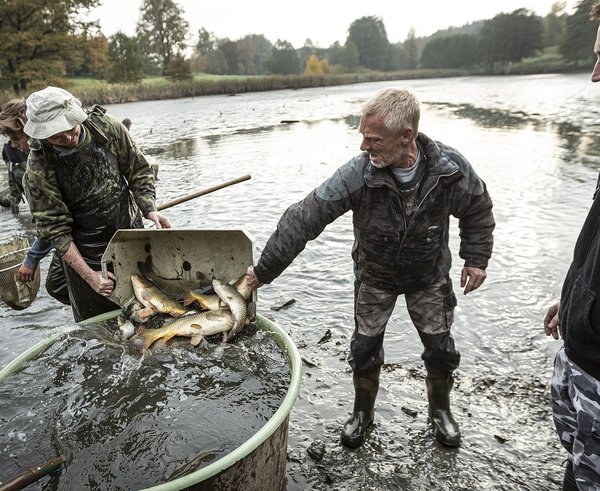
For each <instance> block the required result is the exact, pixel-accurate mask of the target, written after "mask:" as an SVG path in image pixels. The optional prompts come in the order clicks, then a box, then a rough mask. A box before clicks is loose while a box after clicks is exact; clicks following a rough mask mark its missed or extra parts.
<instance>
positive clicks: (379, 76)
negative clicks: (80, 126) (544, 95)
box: [0, 63, 579, 107]
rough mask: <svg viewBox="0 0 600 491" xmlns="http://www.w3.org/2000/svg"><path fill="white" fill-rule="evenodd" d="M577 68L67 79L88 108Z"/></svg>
mask: <svg viewBox="0 0 600 491" xmlns="http://www.w3.org/2000/svg"><path fill="white" fill-rule="evenodd" d="M576 71H579V70H577V69H573V67H565V66H563V65H561V64H558V65H555V64H535V63H534V64H523V63H519V64H515V65H511V66H509V67H505V68H504V69H502V70H495V71H493V72H490V71H489V70H482V69H471V70H459V69H423V68H419V69H414V70H402V71H396V72H372V71H364V72H357V73H342V74H325V75H256V76H247V75H244V76H233V75H222V76H217V75H197V76H195V77H194V79H193V80H190V81H179V82H174V81H170V80H167V79H165V78H164V77H150V78H145V79H143V80H142V81H141V82H140V83H128V84H125V83H118V84H109V83H108V82H106V81H104V80H96V79H88V78H84V79H82V78H73V79H66V80H65V83H64V85H63V87H64V88H66V89H68V90H70V91H71V92H72V93H73V94H74V95H75V96H76V97H78V98H79V99H80V100H81V101H82V103H83V104H84V106H86V107H90V106H92V105H94V104H120V103H126V102H139V101H150V100H165V99H178V98H183V97H201V96H207V95H235V94H239V93H246V92H262V91H269V90H285V89H288V90H289V89H292V90H294V89H304V88H311V87H330V86H335V85H348V84H357V83H366V82H378V81H386V80H414V79H429V78H447V77H465V76H488V75H531V74H548V73H565V72H576ZM14 97H18V96H15V94H14V93H12V92H11V91H7V90H4V91H2V92H0V102H1V103H2V104H4V103H5V102H6V101H8V100H10V99H12V98H14Z"/></svg>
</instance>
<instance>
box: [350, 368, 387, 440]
mask: <svg viewBox="0 0 600 491" xmlns="http://www.w3.org/2000/svg"><path fill="white" fill-rule="evenodd" d="M379 372H380V369H377V370H375V371H373V372H370V373H365V374H361V375H354V376H353V377H352V381H353V383H354V411H353V412H352V416H350V419H349V420H348V421H346V423H345V424H344V427H343V428H342V445H344V446H346V447H350V448H358V447H360V446H361V445H362V444H363V443H364V441H365V437H366V434H367V429H368V428H369V426H371V425H372V424H373V418H374V416H375V410H374V407H375V399H376V397H377V391H378V389H379Z"/></svg>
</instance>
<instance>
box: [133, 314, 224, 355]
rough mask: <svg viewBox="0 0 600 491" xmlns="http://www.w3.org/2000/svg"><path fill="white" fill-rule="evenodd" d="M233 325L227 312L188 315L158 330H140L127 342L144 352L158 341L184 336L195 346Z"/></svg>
mask: <svg viewBox="0 0 600 491" xmlns="http://www.w3.org/2000/svg"><path fill="white" fill-rule="evenodd" d="M233 325H234V321H233V317H232V315H231V312H229V311H228V310H209V311H207V312H196V313H189V314H187V315H184V316H182V317H180V318H179V319H176V320H174V321H173V322H170V323H169V324H167V325H166V326H164V327H161V328H159V329H145V328H140V329H138V332H137V333H136V334H134V335H133V336H132V337H131V338H129V341H130V342H131V343H132V344H133V345H134V346H136V347H137V348H140V349H141V350H145V349H147V348H149V347H150V346H152V343H154V342H155V341H157V340H158V339H163V340H164V341H168V340H169V339H171V338H172V337H174V336H184V337H189V338H191V343H192V344H193V345H194V346H196V345H198V344H200V342H201V341H202V339H203V338H204V337H205V336H212V335H213V334H218V333H221V332H222V333H226V332H228V331H229V330H231V328H232V327H233Z"/></svg>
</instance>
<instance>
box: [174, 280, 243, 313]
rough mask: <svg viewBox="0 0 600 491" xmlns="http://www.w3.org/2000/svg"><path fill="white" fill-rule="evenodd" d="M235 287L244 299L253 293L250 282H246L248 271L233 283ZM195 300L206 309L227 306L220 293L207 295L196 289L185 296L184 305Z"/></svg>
mask: <svg viewBox="0 0 600 491" xmlns="http://www.w3.org/2000/svg"><path fill="white" fill-rule="evenodd" d="M233 287H234V288H235V289H236V290H237V291H238V292H240V295H242V297H243V298H244V300H248V299H249V298H250V296H251V295H252V289H251V288H250V287H249V286H248V283H246V273H244V274H243V275H242V276H240V277H239V278H238V279H237V280H236V281H235V283H233ZM193 302H197V303H198V305H200V307H201V308H202V309H205V310H218V309H224V308H227V303H226V302H224V301H223V300H222V299H221V297H219V295H206V294H202V293H198V292H196V291H195V290H189V291H188V292H186V294H185V296H184V299H183V305H186V306H187V305H190V304H191V303H193Z"/></svg>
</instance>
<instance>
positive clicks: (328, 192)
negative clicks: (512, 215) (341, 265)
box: [254, 133, 495, 294]
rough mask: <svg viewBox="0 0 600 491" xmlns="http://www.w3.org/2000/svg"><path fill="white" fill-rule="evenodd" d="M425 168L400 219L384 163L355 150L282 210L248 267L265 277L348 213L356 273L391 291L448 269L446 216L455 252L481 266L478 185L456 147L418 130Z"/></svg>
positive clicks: (487, 247)
mask: <svg viewBox="0 0 600 491" xmlns="http://www.w3.org/2000/svg"><path fill="white" fill-rule="evenodd" d="M417 142H418V143H419V145H420V147H421V148H423V149H424V153H425V156H426V159H427V160H426V163H427V169H426V172H425V175H424V176H423V178H422V180H421V185H420V197H419V206H418V208H417V209H416V211H415V212H414V214H413V216H412V217H411V219H410V221H408V222H407V221H406V218H405V213H404V210H403V204H402V198H401V197H400V193H399V191H398V188H397V185H396V181H395V178H394V177H393V175H392V172H391V171H390V170H389V169H388V168H384V169H378V168H376V167H374V166H373V165H372V164H371V163H370V161H369V156H368V155H367V154H366V153H365V152H363V153H361V154H360V155H358V156H356V157H355V158H353V159H352V160H350V161H349V162H348V163H346V164H345V165H344V166H342V167H340V168H339V169H338V170H337V171H336V172H335V174H334V175H333V176H332V177H330V178H329V179H328V180H327V181H325V182H324V183H323V184H321V185H320V186H319V187H318V188H317V189H315V190H314V191H312V192H311V193H309V194H308V196H307V197H306V198H305V199H304V200H302V201H300V202H299V203H296V204H294V205H292V206H290V207H289V208H288V209H287V210H286V211H285V213H284V214H283V215H282V217H281V219H280V220H279V223H278V225H277V229H276V230H275V232H274V233H273V234H272V235H271V237H270V238H269V240H268V241H267V244H266V246H265V248H264V250H263V252H262V254H261V258H260V260H259V262H258V264H257V265H256V267H255V268H254V271H255V274H256V276H257V278H258V279H259V281H261V282H263V283H270V282H271V281H273V280H274V279H275V278H277V276H279V275H280V274H281V273H282V272H283V270H285V268H287V267H288V266H289V265H290V263H291V262H292V261H293V260H294V258H295V257H296V256H297V255H298V254H299V253H300V252H301V251H302V250H303V249H304V247H305V245H306V243H307V242H308V241H309V240H312V239H314V238H316V237H317V236H318V235H319V234H320V233H321V232H322V231H323V230H324V228H325V227H326V226H327V225H328V224H329V223H331V222H333V221H334V220H335V219H336V218H338V217H339V216H341V215H343V214H344V213H346V212H347V211H349V210H352V212H353V225H354V239H355V240H354V246H353V248H352V258H353V259H354V271H355V275H356V277H357V279H359V280H360V281H362V282H364V283H367V284H369V285H372V286H374V287H377V288H380V289H383V290H387V291H393V292H395V293H397V294H402V293H409V292H414V291H418V290H422V289H424V288H426V287H428V286H430V285H431V284H433V283H434V282H436V281H437V280H439V279H440V278H441V277H443V276H445V275H447V274H448V272H449V270H450V266H451V260H452V258H451V253H450V249H449V247H448V226H449V217H450V215H453V216H455V217H457V218H458V219H459V222H458V224H459V227H460V237H461V242H460V251H459V253H460V256H461V257H462V258H463V259H464V260H465V265H467V266H474V267H478V268H486V267H487V264H488V260H489V258H490V256H491V254H492V244H493V239H492V232H493V230H494V226H495V223H494V218H493V215H492V201H491V199H490V196H489V194H488V192H487V190H486V187H485V183H484V182H483V181H482V180H481V179H480V178H479V177H478V176H477V174H476V173H475V171H474V170H473V168H472V167H471V165H470V164H469V162H467V160H466V159H465V158H464V157H463V156H462V155H461V154H460V153H459V152H457V151H456V150H454V149H453V148H450V147H448V146H446V145H444V144H442V143H439V142H434V141H433V140H430V139H429V138H428V137H426V136H425V135H423V134H422V133H420V134H419V136H418V138H417Z"/></svg>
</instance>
